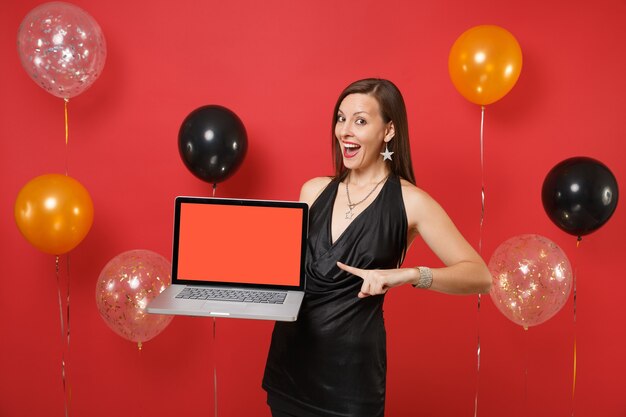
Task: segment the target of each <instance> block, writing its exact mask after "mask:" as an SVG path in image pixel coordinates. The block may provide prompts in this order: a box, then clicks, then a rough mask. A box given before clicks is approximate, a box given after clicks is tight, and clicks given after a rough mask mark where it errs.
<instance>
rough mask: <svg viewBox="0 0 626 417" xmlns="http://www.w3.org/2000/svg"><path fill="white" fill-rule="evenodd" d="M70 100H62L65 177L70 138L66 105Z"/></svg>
mask: <svg viewBox="0 0 626 417" xmlns="http://www.w3.org/2000/svg"><path fill="white" fill-rule="evenodd" d="M69 101H70V99H69V98H64V99H63V102H64V104H65V175H67V159H68V156H67V154H68V152H67V151H68V142H69V136H70V129H69V123H68V119H67V103H69Z"/></svg>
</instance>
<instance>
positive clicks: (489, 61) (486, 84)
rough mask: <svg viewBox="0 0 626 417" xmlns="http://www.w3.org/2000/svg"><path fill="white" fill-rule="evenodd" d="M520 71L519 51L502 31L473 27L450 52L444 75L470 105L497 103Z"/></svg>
mask: <svg viewBox="0 0 626 417" xmlns="http://www.w3.org/2000/svg"><path fill="white" fill-rule="evenodd" d="M521 70H522V49H521V48H520V46H519V43H518V42H517V40H516V39H515V37H514V36H513V35H512V34H511V33H510V32H509V31H507V30H506V29H503V28H501V27H499V26H494V25H481V26H475V27H473V28H471V29H469V30H467V31H465V32H463V34H461V36H459V38H458V39H457V40H456V41H455V42H454V45H452V48H451V49H450V56H449V57H448V71H449V73H450V78H451V79H452V83H453V84H454V86H455V87H456V89H457V90H458V91H459V93H461V95H462V96H463V97H465V98H466V99H468V100H469V101H471V102H472V103H476V104H480V105H483V106H484V105H487V104H491V103H493V102H496V101H498V100H500V99H501V98H502V97H504V96H505V95H506V94H507V93H508V92H509V91H511V89H512V88H513V86H514V85H515V83H516V82H517V79H518V78H519V75H520V72H521Z"/></svg>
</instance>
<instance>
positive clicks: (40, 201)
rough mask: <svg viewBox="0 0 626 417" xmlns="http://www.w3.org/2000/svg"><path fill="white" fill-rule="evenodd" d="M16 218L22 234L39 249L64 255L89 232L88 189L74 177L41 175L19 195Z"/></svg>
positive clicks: (89, 199) (16, 203) (90, 220)
mask: <svg viewBox="0 0 626 417" xmlns="http://www.w3.org/2000/svg"><path fill="white" fill-rule="evenodd" d="M14 214H15V221H16V223H17V227H18V228H19V229H20V232H22V235H24V237H25V238H26V240H28V242H29V243H30V244H32V245H33V246H34V247H36V248H37V249H39V250H41V251H43V252H45V253H50V254H53V255H61V254H63V253H66V252H69V251H71V250H72V249H74V248H75V247H76V246H77V245H78V244H79V243H80V242H81V241H82V240H83V239H84V238H85V236H87V233H88V232H89V229H90V228H91V224H92V223H93V203H92V201H91V197H90V196H89V192H87V190H86V189H85V187H83V186H82V184H81V183H79V182H78V181H76V180H75V179H74V178H71V177H68V176H66V175H60V174H47V175H41V176H39V177H36V178H34V179H32V180H31V181H29V182H28V183H27V184H26V185H25V186H24V187H22V189H21V190H20V192H19V193H18V195H17V199H16V201H15V207H14Z"/></svg>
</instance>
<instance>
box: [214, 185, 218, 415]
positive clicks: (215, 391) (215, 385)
mask: <svg viewBox="0 0 626 417" xmlns="http://www.w3.org/2000/svg"><path fill="white" fill-rule="evenodd" d="M216 191H217V183H216V182H214V183H213V197H215V192H216ZM216 332H217V320H216V319H215V317H213V407H214V408H213V416H214V417H217V352H216V346H217V342H216V341H217V338H216Z"/></svg>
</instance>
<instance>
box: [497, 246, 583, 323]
mask: <svg viewBox="0 0 626 417" xmlns="http://www.w3.org/2000/svg"><path fill="white" fill-rule="evenodd" d="M489 270H490V271H491V274H492V276H493V285H492V287H491V293H490V295H491V299H492V300H493V302H494V303H495V305H496V306H497V307H498V309H499V310H500V311H501V312H502V314H504V315H505V316H506V317H507V318H509V319H510V320H512V321H513V322H515V323H517V324H519V325H521V326H523V327H524V328H528V327H530V326H536V325H537V324H541V323H543V322H545V321H546V320H548V319H550V318H551V317H552V316H554V315H555V314H556V313H557V312H558V311H559V310H560V309H561V308H562V307H563V305H564V304H565V302H566V301H567V298H568V297H569V294H570V291H571V288H572V269H571V266H570V263H569V260H568V259H567V256H565V253H563V251H562V250H561V248H559V247H558V246H557V245H556V244H555V243H554V242H552V241H550V240H549V239H547V238H545V237H543V236H539V235H531V234H528V235H520V236H515V237H513V238H511V239H509V240H507V241H505V242H504V243H502V244H501V245H500V246H498V248H497V249H496V251H495V252H494V253H493V255H492V256H491V259H490V261H489Z"/></svg>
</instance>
